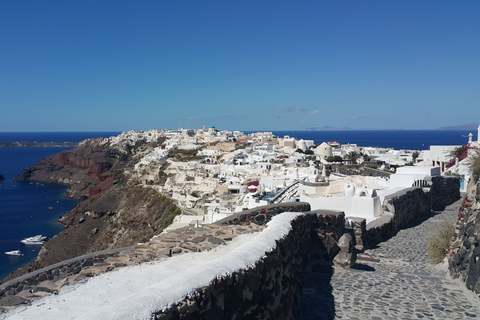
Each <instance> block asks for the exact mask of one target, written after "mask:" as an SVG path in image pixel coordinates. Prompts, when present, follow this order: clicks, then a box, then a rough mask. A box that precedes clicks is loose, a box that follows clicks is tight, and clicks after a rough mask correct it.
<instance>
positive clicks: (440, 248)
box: [427, 221, 455, 264]
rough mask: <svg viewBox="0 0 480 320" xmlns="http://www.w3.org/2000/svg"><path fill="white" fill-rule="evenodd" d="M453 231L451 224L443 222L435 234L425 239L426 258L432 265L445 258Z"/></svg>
mask: <svg viewBox="0 0 480 320" xmlns="http://www.w3.org/2000/svg"><path fill="white" fill-rule="evenodd" d="M454 230H455V229H454V226H453V223H451V222H448V221H443V222H441V223H440V224H439V226H438V230H437V234H436V235H435V236H432V237H430V238H428V239H427V256H428V258H429V259H430V261H431V262H432V264H438V263H440V262H442V261H443V259H444V258H445V255H446V253H447V249H448V246H449V245H450V239H451V238H452V234H453V232H454Z"/></svg>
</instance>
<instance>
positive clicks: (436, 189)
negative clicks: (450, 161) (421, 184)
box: [432, 177, 460, 210]
mask: <svg viewBox="0 0 480 320" xmlns="http://www.w3.org/2000/svg"><path fill="white" fill-rule="evenodd" d="M458 199H460V178H458V177H432V208H433V209H434V210H443V209H444V208H445V206H447V205H449V204H452V203H454V202H455V201H457V200H458Z"/></svg>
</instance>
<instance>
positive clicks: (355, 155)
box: [345, 151, 362, 163]
mask: <svg viewBox="0 0 480 320" xmlns="http://www.w3.org/2000/svg"><path fill="white" fill-rule="evenodd" d="M361 157H362V155H361V154H360V153H358V152H356V151H351V152H349V153H347V155H346V156H345V159H347V160H348V161H350V162H352V163H357V160H358V159H360V158H361Z"/></svg>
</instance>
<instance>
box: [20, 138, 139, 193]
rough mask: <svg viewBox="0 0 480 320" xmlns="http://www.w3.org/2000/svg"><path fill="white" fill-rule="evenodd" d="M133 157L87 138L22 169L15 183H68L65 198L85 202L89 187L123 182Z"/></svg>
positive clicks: (96, 140)
mask: <svg viewBox="0 0 480 320" xmlns="http://www.w3.org/2000/svg"><path fill="white" fill-rule="evenodd" d="M135 158H136V157H135V156H134V155H133V154H132V153H131V152H130V150H129V149H128V148H126V147H120V146H119V147H115V148H114V147H110V146H108V145H106V144H103V145H102V144H101V140H100V139H89V140H85V142H82V143H81V144H80V145H79V146H78V147H77V148H75V149H73V150H66V151H63V152H60V153H57V154H54V155H52V156H50V157H47V158H44V159H42V160H40V161H39V162H38V163H36V164H35V165H34V166H32V167H28V168H26V169H25V170H23V172H22V173H21V174H20V176H18V177H17V180H23V181H41V182H47V183H62V184H68V185H69V186H70V188H69V190H68V192H67V196H68V197H70V198H73V199H77V200H84V199H86V198H88V196H89V195H90V192H91V190H90V189H91V188H94V189H95V188H96V187H97V186H98V185H100V184H101V183H102V182H104V181H105V180H108V179H110V180H111V181H112V182H113V181H114V182H115V183H118V182H121V181H122V180H125V179H124V171H125V169H127V168H129V167H131V166H133V162H134V159H135ZM111 185H113V183H112V184H110V187H111ZM104 189H105V186H104Z"/></svg>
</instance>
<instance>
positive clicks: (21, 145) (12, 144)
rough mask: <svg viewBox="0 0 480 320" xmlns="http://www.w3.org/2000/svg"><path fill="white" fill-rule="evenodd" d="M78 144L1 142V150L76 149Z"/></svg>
mask: <svg viewBox="0 0 480 320" xmlns="http://www.w3.org/2000/svg"><path fill="white" fill-rule="evenodd" d="M76 146H78V142H41V141H40V142H39V141H0V148H27V147H76Z"/></svg>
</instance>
